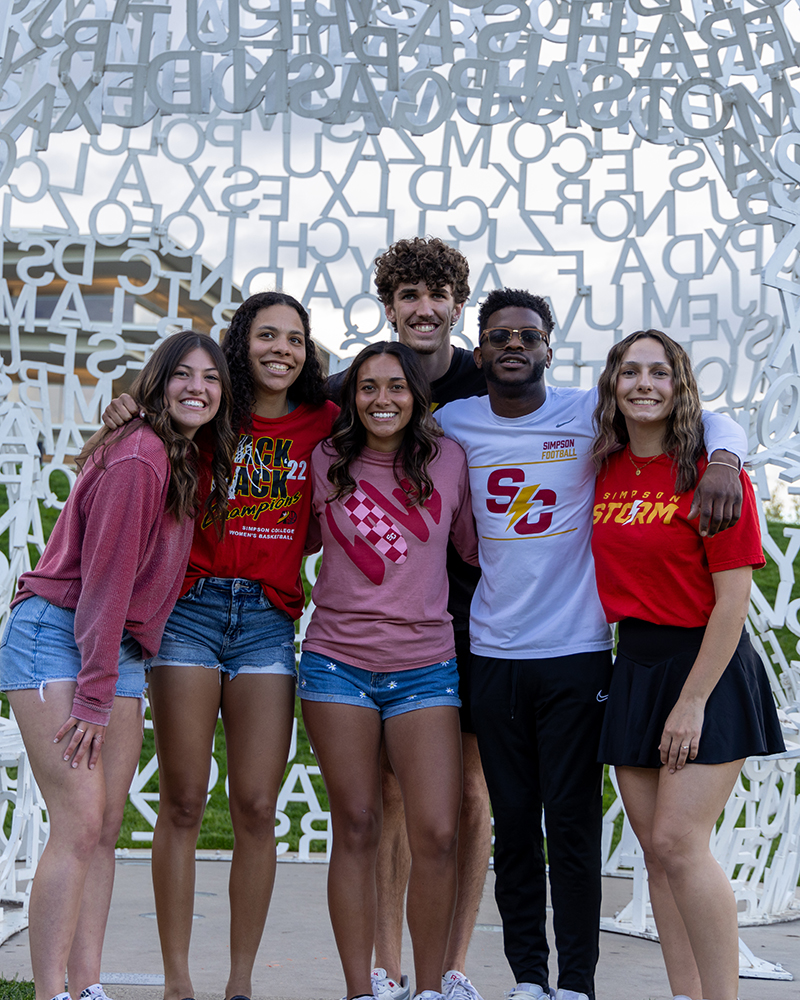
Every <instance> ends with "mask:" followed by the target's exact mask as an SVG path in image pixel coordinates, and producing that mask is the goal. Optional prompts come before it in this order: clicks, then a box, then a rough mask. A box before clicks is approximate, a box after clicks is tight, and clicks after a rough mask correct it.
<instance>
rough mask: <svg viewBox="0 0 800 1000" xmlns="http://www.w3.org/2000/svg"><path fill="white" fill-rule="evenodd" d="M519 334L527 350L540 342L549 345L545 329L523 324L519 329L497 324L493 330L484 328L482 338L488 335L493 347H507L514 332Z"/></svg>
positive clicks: (487, 337) (530, 349) (533, 348)
mask: <svg viewBox="0 0 800 1000" xmlns="http://www.w3.org/2000/svg"><path fill="white" fill-rule="evenodd" d="M515 333H516V334H517V335H518V336H519V341H520V343H521V344H522V346H523V348H524V349H525V350H526V351H533V350H535V349H536V348H537V347H538V346H539V344H541V343H542V342H544V344H545V346H546V347H547V346H549V341H548V339H547V336H548V335H547V334H546V333H545V331H544V330H538V329H537V328H536V327H535V326H523V327H521V328H520V329H519V330H512V329H510V328H509V327H506V326H495V327H492V329H491V330H484V331H483V334H482V335H481V339H483V337H486V339H487V340H488V341H489V343H490V344H491V345H492V347H506V346H507V345H508V344H510V343H511V338H512V337H513V336H514V334H515Z"/></svg>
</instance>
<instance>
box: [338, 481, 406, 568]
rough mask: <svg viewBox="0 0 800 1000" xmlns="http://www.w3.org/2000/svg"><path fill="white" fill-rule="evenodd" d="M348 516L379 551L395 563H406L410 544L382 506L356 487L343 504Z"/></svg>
mask: <svg viewBox="0 0 800 1000" xmlns="http://www.w3.org/2000/svg"><path fill="white" fill-rule="evenodd" d="M343 506H344V508H345V510H346V511H347V514H348V517H349V518H350V520H351V521H352V522H353V524H354V525H355V526H356V528H357V529H358V531H359V532H360V533H361V534H362V535H363V536H364V538H366V539H367V541H368V542H371V543H372V544H373V545H374V546H375V548H376V549H377V550H378V552H380V553H382V554H383V555H384V556H386V558H387V559H391V561H392V562H393V563H397V564H400V563H404V562H405V561H406V559H407V558H408V545H407V544H406V540H405V538H403V536H402V535H401V534H400V531H399V529H398V528H397V527H396V526H395V525H394V524H393V523H392V521H391V520H390V519H389V517H387V515H386V514H385V513H384V512H383V511H382V510H381V508H380V507H379V506H378V505H377V504H376V503H374V502H373V501H372V500H370V498H369V497H368V496H367V495H366V494H365V493H364V492H363V491H362V490H360V489H356V490H355V491H354V492H353V493H351V494H350V496H349V497H348V498H347V499H346V500H345V501H344V504H343Z"/></svg>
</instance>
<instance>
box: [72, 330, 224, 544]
mask: <svg viewBox="0 0 800 1000" xmlns="http://www.w3.org/2000/svg"><path fill="white" fill-rule="evenodd" d="M198 347H199V348H201V349H202V350H204V351H205V352H206V354H208V356H209V357H210V358H211V360H212V362H213V364H214V367H215V368H216V369H217V371H218V373H219V379H220V389H221V393H220V402H219V408H218V409H217V412H216V414H215V416H214V417H213V418H212V419H211V420H210V421H209V422H208V423H207V424H205V425H204V426H203V428H202V429H203V431H204V432H205V434H207V435H208V438H207V439H208V441H209V445H210V450H211V453H212V455H213V458H212V460H211V472H212V476H213V483H212V487H211V492H210V494H209V496H208V499H207V500H206V505H205V508H206V510H207V511H208V512H209V514H211V516H212V518H213V520H214V522H215V524H216V527H217V531H218V532H219V533H220V534H221V532H222V530H223V528H224V526H225V518H226V513H227V508H228V484H229V482H230V478H231V466H232V464H233V454H234V450H235V448H236V441H237V439H238V435H237V434H235V433H234V431H233V428H232V426H231V411H232V408H233V389H232V388H231V380H230V376H229V374H228V365H227V363H226V361H225V357H224V355H223V353H222V351H221V349H220V347H219V345H218V344H217V343H216V342H215V341H214V340H212V339H211V337H209V336H208V334H206V333H196V332H195V331H194V330H184V331H183V332H182V333H176V334H173V335H172V336H171V337H167V339H166V340H164V341H162V343H161V344H159V346H158V347H157V348H156V350H155V351H154V352H153V354H152V356H151V357H150V360H149V361H148V362H147V364H146V365H145V366H144V368H143V369H142V370H141V371H140V372H139V374H138V376H137V377H136V380H135V381H134V383H133V385H132V386H131V389H130V394H131V396H133V398H134V399H135V400H136V403H137V405H138V407H139V410H140V411H141V412H143V414H144V416H143V417H141V418H135V419H134V420H132V421H131V422H130V423H128V424H126V425H125V427H123V428H122V430H121V431H119V432H116V433H115V432H108V429H107V428H104V432H105V433H103V434H101V435H100V437H99V438H98V439H97V440H96V441H95V443H94V444H93V445H92V446H91V447H88V448H85V449H84V450H83V452H81V455H80V457H79V464H80V465H81V466H83V465H84V463H85V462H86V460H87V459H88V458H89V456H90V455H92V454H94V455H95V462H96V463H97V464H98V465H99V466H100V467H101V468H102V467H103V459H104V456H105V453H106V451H107V450H108V449H110V448H112V447H113V446H114V445H115V444H116V443H117V442H118V441H121V440H122V439H123V438H126V437H127V436H128V435H129V434H131V433H133V431H135V430H136V429H137V428H138V427H140V426H141V423H142V422H144V423H147V424H149V425H150V427H151V428H152V429H153V431H154V432H155V433H156V434H157V435H158V437H160V438H161V440H162V441H163V442H164V448H165V449H166V452H167V459H168V460H169V467H170V477H169V486H168V488H167V502H166V507H165V510H166V511H167V513H168V514H172V515H174V517H175V519H176V520H182V519H183V518H185V517H195V516H196V515H197V513H198V507H199V498H198V488H199V472H198V461H197V456H198V451H197V445H196V444H195V442H194V441H192V440H190V439H189V438H187V437H184V435H183V434H181V433H180V432H179V431H178V430H177V428H176V427H175V423H174V421H173V419H172V417H171V415H170V413H169V409H168V407H167V404H166V388H167V383H168V382H169V380H170V379H171V378H172V376H173V375H174V374H175V369H176V368H178V366H179V365H180V364H181V362H182V361H183V359H184V358H185V357H186V355H187V354H189V352H190V351H193V350H195V349H196V348H198ZM98 452H99V453H98Z"/></svg>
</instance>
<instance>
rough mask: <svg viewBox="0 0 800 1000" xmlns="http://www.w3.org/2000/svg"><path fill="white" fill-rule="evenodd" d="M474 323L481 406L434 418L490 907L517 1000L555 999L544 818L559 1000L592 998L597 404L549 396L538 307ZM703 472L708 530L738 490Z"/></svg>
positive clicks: (725, 435)
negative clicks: (463, 568) (468, 501)
mask: <svg viewBox="0 0 800 1000" xmlns="http://www.w3.org/2000/svg"><path fill="white" fill-rule="evenodd" d="M478 324H479V336H480V343H479V346H478V347H477V348H476V349H475V360H476V363H477V364H478V366H479V367H480V368H482V369H483V372H484V374H485V376H486V381H487V386H488V392H489V394H488V396H487V397H473V398H471V399H465V400H458V401H456V402H452V403H449V404H448V405H447V406H445V407H444V408H442V409H441V410H439V411H437V414H436V416H437V418H438V419H439V421H440V423H441V425H442V427H443V428H444V430H445V433H446V434H447V436H448V437H451V438H453V439H454V440H455V441H458V443H459V444H460V445H461V446H462V447H463V448H464V450H465V452H466V453H467V461H468V465H469V470H470V488H471V491H472V506H473V512H474V514H475V520H476V523H477V528H478V537H479V542H480V564H481V571H482V575H481V579H480V582H479V584H478V588H477V590H476V592H475V596H474V598H473V601H472V608H471V616H470V645H471V649H472V653H473V676H472V685H473V686H472V717H473V724H474V727H475V731H476V733H477V736H478V744H479V748H480V755H481V760H482V762H483V767H484V773H485V775H486V780H487V783H488V786H489V795H490V798H491V802H492V808H493V811H494V819H495V855H494V867H495V875H496V897H497V903H498V907H499V909H500V914H501V917H502V919H503V933H504V945H505V952H506V957H507V958H508V961H509V964H510V966H511V969H512V972H513V974H514V976H515V979H516V986H515V988H514V989H513V990H512V991H511V993H510V1000H531V998H534V1000H535V998H538V997H542V996H547V995H548V992H549V987H548V945H547V939H546V936H545V924H546V919H545V903H546V875H545V856H544V843H543V835H542V829H541V814H542V808H543V807H544V815H545V824H546V828H547V860H548V862H549V866H550V890H551V898H552V905H553V923H554V928H555V935H556V947H557V950H558V967H559V974H558V990H557V992H556V993H555V996H556V998H557V1000H587V998H588V1000H593V998H594V970H595V966H596V964H597V958H598V953H599V918H600V867H601V856H600V843H601V828H602V795H601V786H602V775H603V769H602V765H600V764H598V763H597V747H598V741H599V735H600V727H601V724H602V717H603V709H604V702H605V698H606V696H607V692H608V681H609V678H610V673H611V634H610V630H609V626H608V625H607V623H606V621H605V616H604V614H603V611H602V608H601V606H600V601H599V598H598V596H597V587H596V584H595V578H594V563H593V561H592V555H591V548H590V539H591V530H592V518H591V512H592V504H593V500H594V481H595V470H594V466H593V464H592V461H591V457H590V450H591V442H592V439H593V437H594V434H593V428H592V411H593V409H594V406H595V403H596V394H595V392H594V391H589V392H587V391H584V390H581V389H572V388H554V387H548V386H546V385H545V382H544V372H545V370H546V368H548V367H549V366H550V362H551V360H552V351H551V348H550V335H551V333H552V330H553V326H554V324H553V318H552V315H551V313H550V309H549V307H548V305H547V303H546V302H545V301H544V300H543V299H542V298H540V297H539V296H535V295H532V294H531V293H529V292H526V291H518V290H513V289H500V290H497V291H494V292H491V293H490V294H489V296H488V297H487V299H486V301H485V302H484V303H483V305H482V306H481V309H480V313H479V320H478ZM705 431H706V438H707V440H708V441H709V442H710V444H711V445H713V448H719V449H724V450H720V451H717V452H715V454H714V460H715V461H721V462H729V463H730V464H731V466H732V468H733V469H734V471H738V461H737V456H738V457H739V458H743V457H744V453H745V451H746V440H745V435H744V433H743V432H742V431H741V430H740V428H738V426H737V425H736V424H735V423H734V422H733V421H731V420H729V419H728V418H727V417H721V416H719V415H715V414H706V415H705ZM709 450H710V451H711V450H713V449H712V447H709ZM730 452H733V454H731V453H730ZM711 471H712V472H713V473H714V475H713V477H712V478H706V479H705V480H704V482H703V483H702V484H701V486H699V487H698V494H697V496H696V500H695V506H696V508H697V509H696V511H695V514H698V513H700V512H701V507H702V508H703V514H702V518H701V525H702V526H705V527H707V528H708V527H709V525H710V527H711V530H712V533H713V530H715V529H718V528H722V527H726V526H728V523H729V522H732V521H735V520H736V518H737V517H738V509H739V508H740V503H741V495H740V491H739V489H738V476H737V475H732V474H731V473H730V472H728V471H727V470H725V469H723V468H721V467H719V466H713V467H712V469H711ZM714 480H716V482H714ZM700 494H703V501H702V503H701V502H700V501H699V499H698V498H697V497H699V495H700ZM712 496H714V497H715V500H714V501H713V503H712V501H711V499H710V498H711V497H712ZM720 498H721V499H720ZM737 499H738V505H739V506H738V507H737ZM712 506H713V508H714V513H713V514H712V513H711V508H712Z"/></svg>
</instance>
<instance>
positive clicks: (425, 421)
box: [300, 342, 477, 1000]
mask: <svg viewBox="0 0 800 1000" xmlns="http://www.w3.org/2000/svg"><path fill="white" fill-rule="evenodd" d="M341 405H342V411H341V413H340V415H339V417H338V418H337V421H336V423H335V424H334V427H333V434H332V436H331V439H330V440H329V441H325V442H323V443H322V444H321V445H319V446H318V447H317V448H316V450H315V451H314V455H313V458H312V463H311V471H312V475H313V482H314V519H315V520H314V522H312V530H313V528H314V526H315V524H316V526H317V527H318V528H319V531H320V533H321V537H322V542H323V550H324V556H323V559H322V568H321V570H320V575H319V578H318V580H317V582H316V584H315V586H314V591H313V595H312V596H313V600H314V604H315V609H314V614H313V617H312V619H311V622H310V624H309V626H308V631H307V633H306V638H305V641H304V643H303V655H302V658H301V661H300V697H301V699H302V701H303V718H304V719H305V723H306V729H307V731H308V735H309V738H310V740H311V743H312V746H313V748H314V753H315V754H316V757H317V760H318V761H319V765H320V768H321V771H322V775H323V778H324V779H325V785H326V787H327V790H328V797H329V800H330V807H331V816H332V822H333V848H332V852H331V864H330V874H329V879H328V901H329V906H330V914H331V922H332V924H333V929H334V933H335V935H336V943H337V946H338V949H339V955H340V958H341V960H342V965H343V967H344V974H345V980H346V984H347V996H348V997H356V996H367V997H371V996H372V985H371V978H370V971H371V959H372V945H373V941H374V937H375V915H376V893H375V860H376V855H377V850H378V841H379V839H380V827H381V771H380V748H381V735H382V734H383V735H384V737H385V740H386V749H387V752H388V755H389V759H390V761H391V764H392V767H393V769H394V772H395V774H396V775H397V778H398V781H399V783H400V788H401V790H402V793H403V801H404V804H405V814H406V822H407V826H408V840H409V845H410V848H411V878H410V880H409V885H408V925H409V929H410V931H411V937H412V941H413V945H414V962H415V967H416V988H417V995H418V996H423V997H424V998H425V1000H433V998H439V997H440V996H441V982H442V963H443V961H444V957H445V949H446V946H447V941H448V937H449V934H450V925H451V922H452V917H453V907H454V904H455V894H456V834H457V828H458V813H459V807H460V803H461V749H460V725H459V716H458V711H457V709H458V706H459V704H460V702H459V699H458V672H457V670H456V661H455V647H454V641H453V628H452V625H451V618H450V615H449V614H448V613H447V575H446V572H445V553H446V548H447V542H448V539H449V538H452V539H453V541H454V542H455V544H456V546H457V548H458V549H459V551H460V552H461V553H462V555H463V556H464V557H465V558H469V560H470V561H471V562H473V563H476V562H477V538H476V536H475V529H474V524H473V520H472V511H471V507H470V502H469V487H468V477H467V467H466V459H465V456H464V453H463V451H462V450H461V448H460V447H459V446H458V445H457V444H455V443H454V442H452V441H449V440H447V439H445V438H443V437H441V436H440V435H441V431H440V430H439V429H438V427H437V426H436V424H435V423H434V422H433V420H432V418H431V416H430V413H429V407H430V392H429V388H428V385H427V381H426V380H425V378H424V376H423V374H422V370H421V368H420V364H419V361H418V359H417V356H416V355H415V353H414V352H413V351H412V350H410V349H409V348H407V347H405V346H403V345H402V344H397V343H387V342H384V343H377V344H372V345H370V346H369V347H367V348H365V349H364V350H363V351H362V352H361V353H360V354H359V355H358V356H357V357H356V358H355V360H354V361H353V364H352V366H351V367H350V369H349V371H348V372H347V375H346V377H345V380H344V383H343V387H342V401H341Z"/></svg>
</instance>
